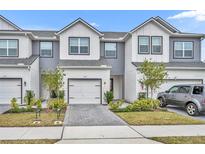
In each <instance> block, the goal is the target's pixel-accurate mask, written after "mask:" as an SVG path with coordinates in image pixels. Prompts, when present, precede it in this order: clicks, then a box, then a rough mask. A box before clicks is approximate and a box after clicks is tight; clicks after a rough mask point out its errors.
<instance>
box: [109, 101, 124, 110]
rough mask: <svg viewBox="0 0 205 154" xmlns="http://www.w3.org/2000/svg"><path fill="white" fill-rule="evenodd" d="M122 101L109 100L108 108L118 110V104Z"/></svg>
mask: <svg viewBox="0 0 205 154" xmlns="http://www.w3.org/2000/svg"><path fill="white" fill-rule="evenodd" d="M123 103H124V102H123V101H122V100H119V101H117V102H110V103H109V108H110V110H113V111H116V110H119V108H120V106H121V105H122V104H123Z"/></svg>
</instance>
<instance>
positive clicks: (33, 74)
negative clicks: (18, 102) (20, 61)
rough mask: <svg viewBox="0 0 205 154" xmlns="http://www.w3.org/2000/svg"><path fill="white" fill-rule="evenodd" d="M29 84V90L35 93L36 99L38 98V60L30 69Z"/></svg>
mask: <svg viewBox="0 0 205 154" xmlns="http://www.w3.org/2000/svg"><path fill="white" fill-rule="evenodd" d="M30 79H31V81H30V84H31V89H30V90H33V91H34V93H35V96H36V98H39V58H38V59H36V60H35V61H34V62H33V64H32V65H31V68H30Z"/></svg>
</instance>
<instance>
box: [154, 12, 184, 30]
mask: <svg viewBox="0 0 205 154" xmlns="http://www.w3.org/2000/svg"><path fill="white" fill-rule="evenodd" d="M155 19H158V20H160V21H162V22H163V23H164V24H165V25H167V26H168V27H170V28H171V29H173V30H175V31H176V32H178V33H180V32H181V31H180V30H178V29H177V28H176V27H174V26H172V25H171V24H170V23H169V22H167V21H166V20H164V19H162V18H161V17H160V16H157V17H155Z"/></svg>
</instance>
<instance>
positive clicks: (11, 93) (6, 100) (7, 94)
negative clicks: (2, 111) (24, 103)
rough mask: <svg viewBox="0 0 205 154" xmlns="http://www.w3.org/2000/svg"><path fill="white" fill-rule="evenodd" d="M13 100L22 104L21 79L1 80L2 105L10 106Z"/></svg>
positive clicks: (0, 102)
mask: <svg viewBox="0 0 205 154" xmlns="http://www.w3.org/2000/svg"><path fill="white" fill-rule="evenodd" d="M12 98H16V99H17V102H18V103H21V79H0V104H10V100H11V99H12Z"/></svg>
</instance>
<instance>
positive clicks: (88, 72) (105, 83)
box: [63, 69, 110, 103]
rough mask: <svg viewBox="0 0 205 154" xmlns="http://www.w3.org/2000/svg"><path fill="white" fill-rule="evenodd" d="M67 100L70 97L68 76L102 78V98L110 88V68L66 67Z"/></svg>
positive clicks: (65, 85)
mask: <svg viewBox="0 0 205 154" xmlns="http://www.w3.org/2000/svg"><path fill="white" fill-rule="evenodd" d="M64 74H65V76H64V88H63V89H64V90H65V100H66V101H67V98H68V95H67V94H68V78H81V79H84V78H85V79H86V78H91V79H102V100H103V103H105V102H104V99H103V96H104V93H105V92H106V91H109V90H110V69H64Z"/></svg>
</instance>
